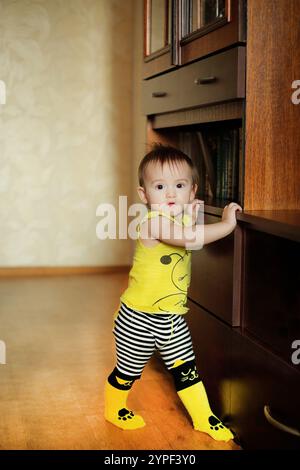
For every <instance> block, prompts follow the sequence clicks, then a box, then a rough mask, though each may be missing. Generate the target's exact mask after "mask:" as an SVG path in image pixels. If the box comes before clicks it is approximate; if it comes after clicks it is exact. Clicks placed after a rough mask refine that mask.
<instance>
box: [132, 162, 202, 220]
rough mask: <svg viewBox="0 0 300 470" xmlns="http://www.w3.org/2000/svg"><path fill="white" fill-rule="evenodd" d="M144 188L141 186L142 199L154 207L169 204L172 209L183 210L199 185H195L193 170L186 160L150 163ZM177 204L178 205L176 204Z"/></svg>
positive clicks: (139, 189)
mask: <svg viewBox="0 0 300 470" xmlns="http://www.w3.org/2000/svg"><path fill="white" fill-rule="evenodd" d="M144 186H145V187H144V188H143V187H141V186H140V187H139V188H138V193H139V196H140V198H141V200H142V201H143V202H144V203H145V204H147V205H148V206H152V207H153V208H154V207H155V206H157V205H161V204H167V205H168V206H169V208H170V212H173V211H172V206H174V211H175V207H176V212H178V208H179V209H181V211H182V210H183V209H184V204H188V203H190V202H192V201H193V199H195V194H196V191H197V186H196V185H195V186H194V187H193V182H192V170H191V168H190V167H189V165H188V164H187V163H186V162H185V161H179V162H176V163H175V164H171V165H170V164H168V163H165V164H164V165H163V166H161V164H160V163H149V165H148V166H147V168H146V171H145V177H144ZM175 205H176V206H175Z"/></svg>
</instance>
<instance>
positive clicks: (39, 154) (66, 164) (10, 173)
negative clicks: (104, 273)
mask: <svg viewBox="0 0 300 470" xmlns="http://www.w3.org/2000/svg"><path fill="white" fill-rule="evenodd" d="M142 3H143V2H142V1H141V0H126V1H124V0H68V1H65V0H15V1H13V0H0V79H1V80H4V81H5V83H6V87H7V102H6V104H5V105H2V106H1V105H0V217H1V231H0V266H1V267H4V266H5V267H9V266H108V265H120V264H128V263H130V260H131V253H132V252H131V249H132V244H131V242H130V241H124V240H120V241H118V240H117V241H114V240H112V241H100V240H98V239H97V237H96V232H95V230H96V224H97V222H98V219H97V217H96V208H97V206H98V204H100V203H101V202H106V203H107V202H109V203H114V204H117V202H118V196H119V194H120V195H121V194H127V195H128V196H133V197H134V198H135V196H134V194H133V186H135V185H134V184H133V176H134V175H135V173H136V171H135V167H136V165H137V160H139V158H140V153H141V152H143V151H144V147H143V145H144V128H143V123H144V118H143V117H142V115H141V113H140V110H139V106H140V97H139V91H137V92H136V91H135V87H139V86H140V64H139V61H141V58H142V55H141V54H142V49H141V47H142V32H141V28H142V22H141V21H139V20H137V18H141V11H142V10H141V8H142Z"/></svg>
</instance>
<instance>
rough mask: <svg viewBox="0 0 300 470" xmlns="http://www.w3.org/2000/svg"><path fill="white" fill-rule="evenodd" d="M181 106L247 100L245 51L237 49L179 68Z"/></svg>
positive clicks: (188, 106)
mask: <svg viewBox="0 0 300 470" xmlns="http://www.w3.org/2000/svg"><path fill="white" fill-rule="evenodd" d="M180 83H181V91H180V105H181V107H182V108H191V107H195V106H199V105H201V106H203V105H207V104H213V103H219V102H222V101H229V100H233V99H236V98H244V97H245V48H244V47H238V48H235V49H230V50H229V51H226V52H222V53H220V54H216V55H214V56H212V57H209V58H207V59H203V60H200V61H198V62H195V63H194V64H191V65H189V66H186V67H183V68H182V69H180Z"/></svg>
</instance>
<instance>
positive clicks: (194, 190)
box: [190, 184, 198, 202]
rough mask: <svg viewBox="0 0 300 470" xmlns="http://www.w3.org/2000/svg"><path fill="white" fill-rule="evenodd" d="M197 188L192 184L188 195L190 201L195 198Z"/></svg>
mask: <svg viewBox="0 0 300 470" xmlns="http://www.w3.org/2000/svg"><path fill="white" fill-rule="evenodd" d="M197 190H198V185H197V184H193V188H192V191H191V195H190V202H192V201H193V200H194V199H195V197H196V194H197Z"/></svg>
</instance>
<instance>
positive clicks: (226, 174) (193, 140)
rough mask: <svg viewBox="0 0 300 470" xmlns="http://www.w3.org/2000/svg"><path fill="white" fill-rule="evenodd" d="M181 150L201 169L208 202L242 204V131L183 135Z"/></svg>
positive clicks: (180, 139)
mask: <svg viewBox="0 0 300 470" xmlns="http://www.w3.org/2000/svg"><path fill="white" fill-rule="evenodd" d="M179 146H180V148H181V150H182V151H183V152H185V153H186V154H187V155H189V156H190V157H191V158H192V159H193V160H194V162H195V163H196V165H197V168H198V172H199V177H200V181H199V191H198V192H199V194H201V195H202V196H203V197H204V198H207V199H208V198H214V199H222V200H231V201H235V202H241V195H242V176H243V168H242V129H241V128H231V129H222V128H218V129H214V130H213V129H208V130H195V131H192V132H190V131H189V132H186V131H183V132H181V133H180V136H179Z"/></svg>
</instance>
